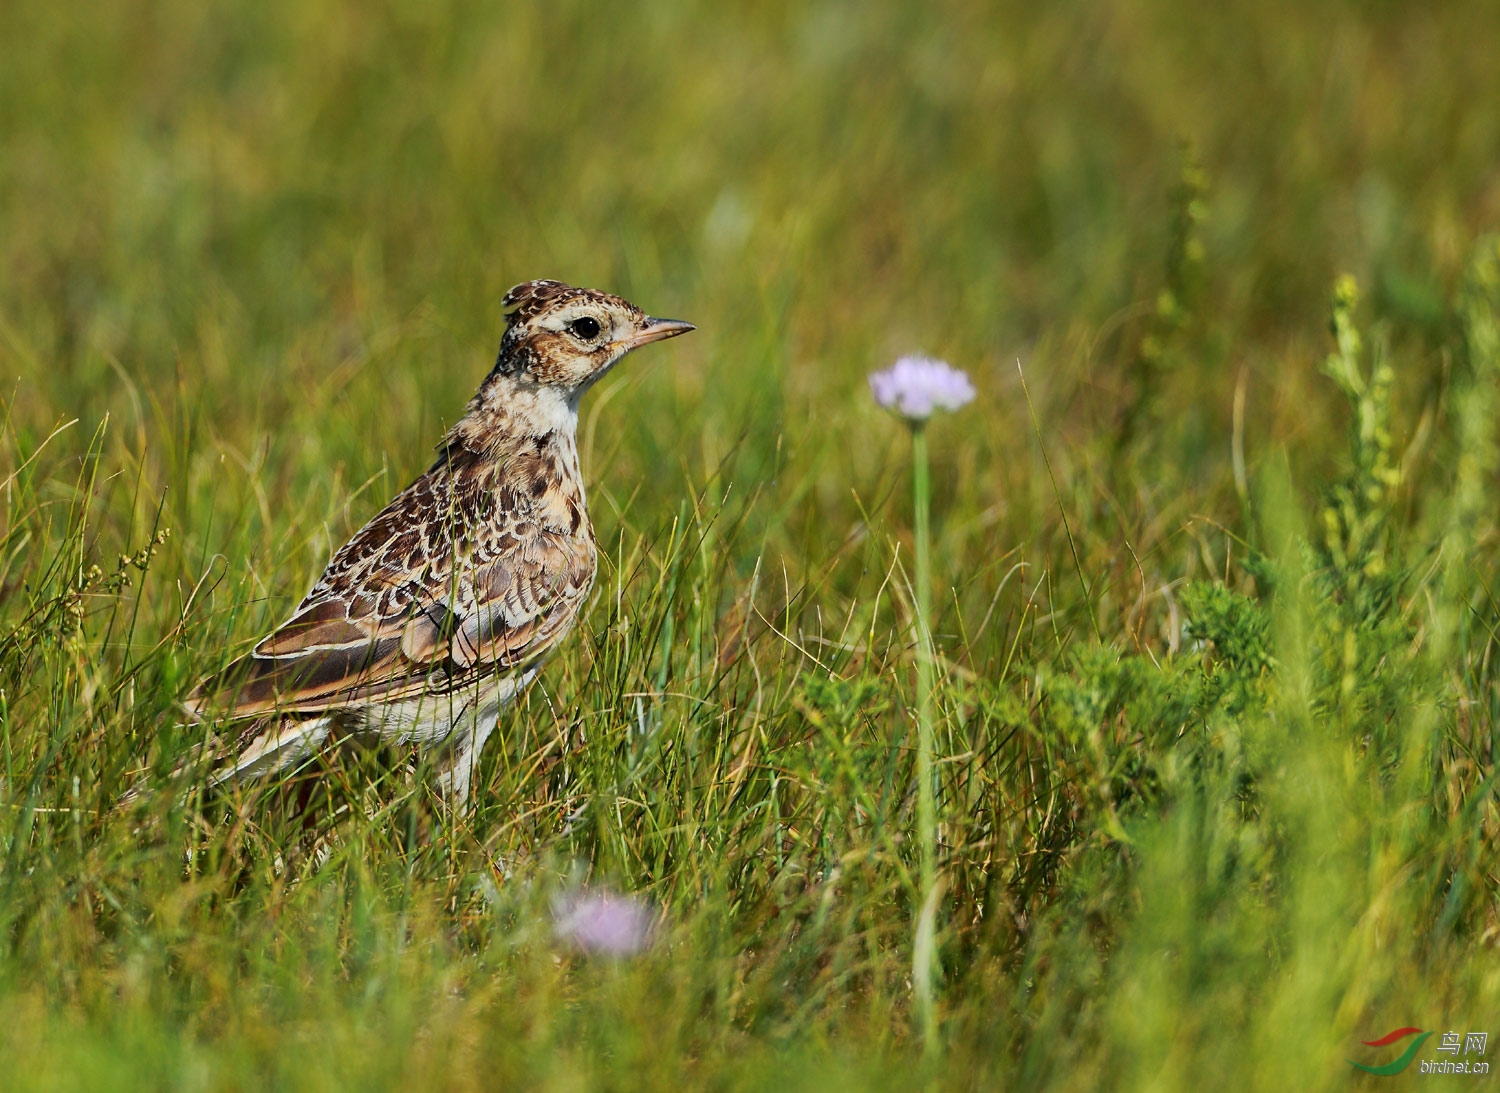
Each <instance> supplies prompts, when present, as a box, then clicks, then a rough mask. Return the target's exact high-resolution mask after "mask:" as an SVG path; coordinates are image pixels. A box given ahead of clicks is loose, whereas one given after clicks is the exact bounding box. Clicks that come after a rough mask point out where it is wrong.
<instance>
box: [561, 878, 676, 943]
mask: <svg viewBox="0 0 1500 1093" xmlns="http://www.w3.org/2000/svg"><path fill="white" fill-rule="evenodd" d="M552 917H553V927H552V928H553V931H554V933H556V935H557V936H558V937H559V938H562V939H563V940H565V941H570V942H572V943H573V944H574V945H576V946H578V947H579V948H580V949H583V950H584V951H585V952H591V953H602V954H604V955H606V956H630V955H632V954H634V953H638V952H640V951H641V950H642V949H644V948H645V947H646V945H647V944H648V943H649V942H650V940H651V917H652V916H651V910H650V908H648V907H647V906H646V904H644V903H642V902H641V901H640V900H638V899H635V898H633V897H631V896H617V895H615V894H614V893H612V892H602V891H601V892H588V891H580V892H574V893H573V894H571V895H568V896H563V897H561V898H560V899H558V900H556V901H555V902H554V903H553V905H552Z"/></svg>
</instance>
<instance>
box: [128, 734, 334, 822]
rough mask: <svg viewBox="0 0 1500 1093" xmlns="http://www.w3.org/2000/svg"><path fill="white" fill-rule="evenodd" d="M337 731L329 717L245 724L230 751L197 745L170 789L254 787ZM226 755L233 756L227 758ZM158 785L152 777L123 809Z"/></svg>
mask: <svg viewBox="0 0 1500 1093" xmlns="http://www.w3.org/2000/svg"><path fill="white" fill-rule="evenodd" d="M332 729H333V719H332V718H330V717H313V718H307V719H302V720H291V719H285V718H279V717H263V718H258V719H257V720H255V721H252V722H250V723H249V724H248V725H246V726H245V727H244V728H243V729H242V730H241V731H240V733H239V734H238V736H237V738H236V746H235V747H233V748H232V749H226V748H225V747H224V746H223V743H222V742H221V741H220V740H219V739H218V738H216V737H210V738H209V739H207V740H204V741H201V742H199V743H197V744H194V745H193V746H192V747H191V748H189V749H188V750H187V752H186V753H185V754H184V755H183V756H182V757H181V758H180V759H179V760H178V761H177V765H176V766H175V767H173V768H172V773H171V775H169V776H168V778H167V784H168V785H169V786H171V787H174V791H175V792H182V793H185V792H186V791H187V790H189V789H190V788H192V787H193V786H199V785H201V786H203V787H204V788H207V789H213V788H215V787H217V786H222V785H224V784H226V783H231V782H251V781H256V780H259V779H261V778H266V777H269V776H272V775H276V774H280V773H281V772H282V771H284V770H286V769H287V768H288V767H292V766H295V765H296V764H297V763H300V762H301V761H302V760H303V759H306V758H307V757H308V756H310V755H312V753H313V752H314V751H315V750H317V748H318V747H319V745H321V744H322V743H323V741H324V740H326V739H327V738H328V734H329V732H330V731H331V730H332ZM226 752H227V753H228V754H226ZM153 788H154V787H153V786H152V784H151V782H150V781H149V779H148V778H147V776H145V775H142V776H140V777H139V778H137V779H136V781H135V784H134V785H132V786H131V787H130V788H129V789H128V790H126V791H125V792H124V793H123V794H121V795H120V799H119V802H118V803H119V804H120V805H121V806H122V807H124V806H128V805H130V804H133V803H134V802H136V801H138V800H140V799H141V798H143V797H146V796H149V795H150V794H151V792H152V791H153Z"/></svg>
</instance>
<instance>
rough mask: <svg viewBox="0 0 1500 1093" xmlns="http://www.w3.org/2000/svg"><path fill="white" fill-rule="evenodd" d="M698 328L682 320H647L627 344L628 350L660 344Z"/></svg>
mask: <svg viewBox="0 0 1500 1093" xmlns="http://www.w3.org/2000/svg"><path fill="white" fill-rule="evenodd" d="M697 329H698V328H697V327H696V326H694V325H693V324H692V323H685V322H683V321H682V320H681V319H647V320H646V325H645V326H643V327H641V329H640V332H639V333H637V334H636V336H635V337H633V338H631V339H629V340H628V341H627V342H626V343H625V348H626V349H637V348H639V347H640V346H643V345H650V344H651V343H652V342H659V341H661V340H663V339H664V338H675V337H677V335H679V334H686V333H687V332H688V331H689V330H697Z"/></svg>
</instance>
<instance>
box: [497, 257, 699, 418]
mask: <svg viewBox="0 0 1500 1093" xmlns="http://www.w3.org/2000/svg"><path fill="white" fill-rule="evenodd" d="M504 308H505V321H506V328H505V337H504V339H503V340H502V341H501V342H500V358H499V360H498V361H497V362H496V364H495V370H496V371H497V372H500V373H502V374H504V375H508V376H510V377H511V378H512V379H513V380H515V381H517V382H519V383H522V384H535V385H537V386H540V387H551V388H554V389H558V390H560V391H561V392H563V393H564V394H565V395H566V396H567V398H568V400H569V401H570V402H572V401H575V400H576V399H577V398H578V397H579V396H580V395H582V394H583V392H584V391H587V390H588V389H589V387H591V386H592V385H593V384H594V383H596V382H597V381H598V380H599V379H600V378H601V377H602V376H603V375H604V374H605V373H606V372H608V371H609V370H610V369H611V368H613V367H614V366H615V364H616V363H618V362H619V360H620V358H621V357H623V356H624V355H625V354H626V353H629V352H630V351H631V350H632V349H636V348H639V347H640V346H643V345H647V344H649V343H651V342H659V341H661V340H662V339H663V338H675V337H676V336H677V335H678V334H686V333H687V332H688V331H689V330H693V329H695V327H694V326H693V324H692V323H684V322H680V321H678V320H677V319H653V318H652V317H651V316H650V315H647V314H646V313H645V312H644V311H642V310H641V309H640V308H638V307H636V306H635V305H634V304H632V303H630V302H629V301H628V300H622V299H620V297H618V296H611V295H610V294H609V293H607V292H596V291H595V290H593V289H589V288H574V287H573V286H571V285H565V284H563V283H562V282H561V281H525V282H522V283H521V284H519V285H517V286H516V287H515V288H513V289H511V290H510V291H509V292H507V293H506V294H505V300H504Z"/></svg>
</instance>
